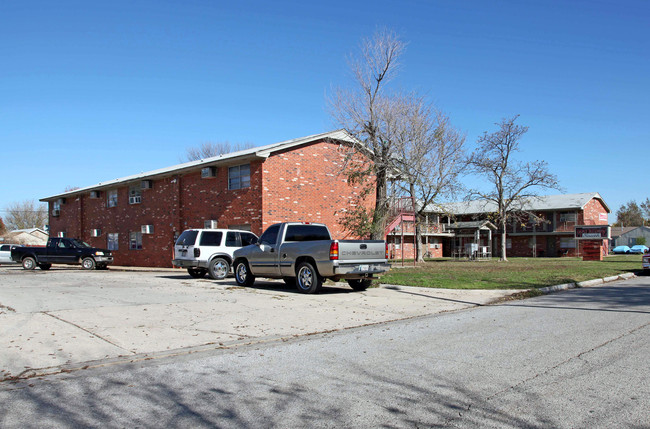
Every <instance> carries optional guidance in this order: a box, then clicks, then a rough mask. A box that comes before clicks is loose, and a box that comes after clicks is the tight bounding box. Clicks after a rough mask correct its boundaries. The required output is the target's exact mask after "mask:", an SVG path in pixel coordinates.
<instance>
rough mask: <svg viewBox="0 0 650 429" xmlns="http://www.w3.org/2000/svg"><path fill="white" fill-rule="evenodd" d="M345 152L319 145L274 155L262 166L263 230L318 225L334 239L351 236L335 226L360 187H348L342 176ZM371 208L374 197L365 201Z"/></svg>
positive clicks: (333, 145)
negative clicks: (283, 225) (297, 223)
mask: <svg viewBox="0 0 650 429" xmlns="http://www.w3.org/2000/svg"><path fill="white" fill-rule="evenodd" d="M345 151H347V148H343V150H341V148H340V146H339V145H338V144H334V143H329V142H320V143H317V144H311V145H306V146H301V147H299V148H293V149H291V150H289V151H285V152H282V153H277V154H274V156H271V157H269V158H268V159H267V160H266V162H265V163H264V165H263V169H264V175H263V177H264V178H263V207H262V215H263V222H262V224H263V227H264V228H266V227H267V226H269V225H271V224H274V223H277V222H288V221H303V222H321V223H324V224H326V225H327V226H328V228H329V229H330V231H331V233H332V236H333V237H334V238H337V239H344V238H357V237H353V236H351V235H350V234H349V233H348V232H347V231H345V230H344V229H343V228H342V226H341V225H340V224H339V220H340V219H341V218H342V216H343V211H344V210H345V209H349V208H350V207H351V205H352V204H353V203H354V200H355V197H358V196H359V195H360V194H361V193H362V189H363V186H362V185H357V184H355V185H351V184H350V183H348V180H347V178H346V176H345V174H343V172H342V169H343V168H344V158H345ZM364 202H365V204H367V206H374V203H375V195H374V193H372V194H371V195H370V196H369V197H368V198H366V199H365V201H364Z"/></svg>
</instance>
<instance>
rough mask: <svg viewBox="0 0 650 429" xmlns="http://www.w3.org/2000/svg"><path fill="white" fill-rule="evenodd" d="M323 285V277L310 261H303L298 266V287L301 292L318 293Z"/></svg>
mask: <svg viewBox="0 0 650 429" xmlns="http://www.w3.org/2000/svg"><path fill="white" fill-rule="evenodd" d="M322 285H323V278H322V277H321V276H320V275H319V274H318V271H316V268H314V266H313V265H312V264H310V263H309V262H301V263H300V264H298V267H297V268H296V288H298V291H299V292H301V293H317V292H318V291H319V290H320V288H321V286H322Z"/></svg>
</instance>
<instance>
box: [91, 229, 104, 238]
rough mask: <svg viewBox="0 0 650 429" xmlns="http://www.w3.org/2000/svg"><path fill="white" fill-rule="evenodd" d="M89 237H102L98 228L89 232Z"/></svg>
mask: <svg viewBox="0 0 650 429" xmlns="http://www.w3.org/2000/svg"><path fill="white" fill-rule="evenodd" d="M90 235H91V236H92V237H99V236H100V235H102V230H101V229H99V228H97V229H93V230H92V231H91V233H90Z"/></svg>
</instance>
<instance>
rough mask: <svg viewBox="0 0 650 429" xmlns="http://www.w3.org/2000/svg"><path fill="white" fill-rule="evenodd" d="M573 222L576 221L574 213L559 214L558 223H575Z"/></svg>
mask: <svg viewBox="0 0 650 429" xmlns="http://www.w3.org/2000/svg"><path fill="white" fill-rule="evenodd" d="M575 221H576V214H575V213H560V222H575ZM574 247H575V246H574Z"/></svg>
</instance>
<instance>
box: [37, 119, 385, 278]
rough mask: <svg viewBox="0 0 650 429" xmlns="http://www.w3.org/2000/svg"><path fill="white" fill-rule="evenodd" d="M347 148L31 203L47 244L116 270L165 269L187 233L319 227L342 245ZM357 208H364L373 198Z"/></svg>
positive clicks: (279, 155) (112, 184)
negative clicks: (67, 244)
mask: <svg viewBox="0 0 650 429" xmlns="http://www.w3.org/2000/svg"><path fill="white" fill-rule="evenodd" d="M353 141H354V140H353V139H352V137H351V136H350V135H349V134H348V133H347V132H345V131H344V130H338V131H333V132H328V133H323V134H317V135H312V136H307V137H303V138H298V139H294V140H289V141H285V142H281V143H275V144H271V145H268V146H263V147H257V148H252V149H248V150H244V151H240V152H235V153H231V154H225V155H220V156H216V157H212V158H207V159H202V160H198V161H192V162H187V163H184V164H180V165H175V166H172V167H168V168H162V169H159V170H154V171H149V172H146V173H142V174H137V175H133V176H128V177H124V178H121V179H116V180H111V181H106V182H101V183H98V184H96V185H93V186H88V187H85V188H81V189H76V190H73V191H69V192H65V193H61V194H58V195H53V196H50V197H47V198H43V199H41V201H45V202H47V203H48V204H49V227H50V235H51V236H69V237H79V238H81V239H83V240H84V241H86V242H88V243H89V244H91V245H93V246H97V247H104V248H109V249H111V250H113V252H114V255H115V264H116V265H126V266H160V267H168V266H171V260H172V252H173V243H174V241H175V239H176V238H177V237H178V236H179V235H180V233H181V232H182V231H183V230H185V229H188V228H204V227H207V228H210V227H212V228H216V227H219V228H239V229H246V230H250V231H252V232H254V233H256V234H258V235H259V234H261V232H262V231H263V230H264V229H265V228H266V227H267V226H268V225H271V224H273V223H276V222H283V221H312V222H322V223H325V224H327V225H328V227H329V228H330V230H331V231H332V235H333V236H334V237H335V238H340V239H343V238H356V237H348V235H347V234H346V232H345V231H344V230H343V229H342V227H341V226H340V224H339V219H340V216H342V215H343V213H344V212H345V210H346V209H349V208H350V207H351V205H352V204H354V203H355V198H356V197H357V196H358V195H359V194H360V193H361V188H360V186H358V185H351V184H350V183H349V182H348V180H347V179H346V176H345V174H343V169H344V160H345V157H346V154H347V152H348V149H349V145H350V143H352V142H353ZM365 204H368V205H373V206H374V194H373V196H371V197H370V198H367V199H366V201H365Z"/></svg>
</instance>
